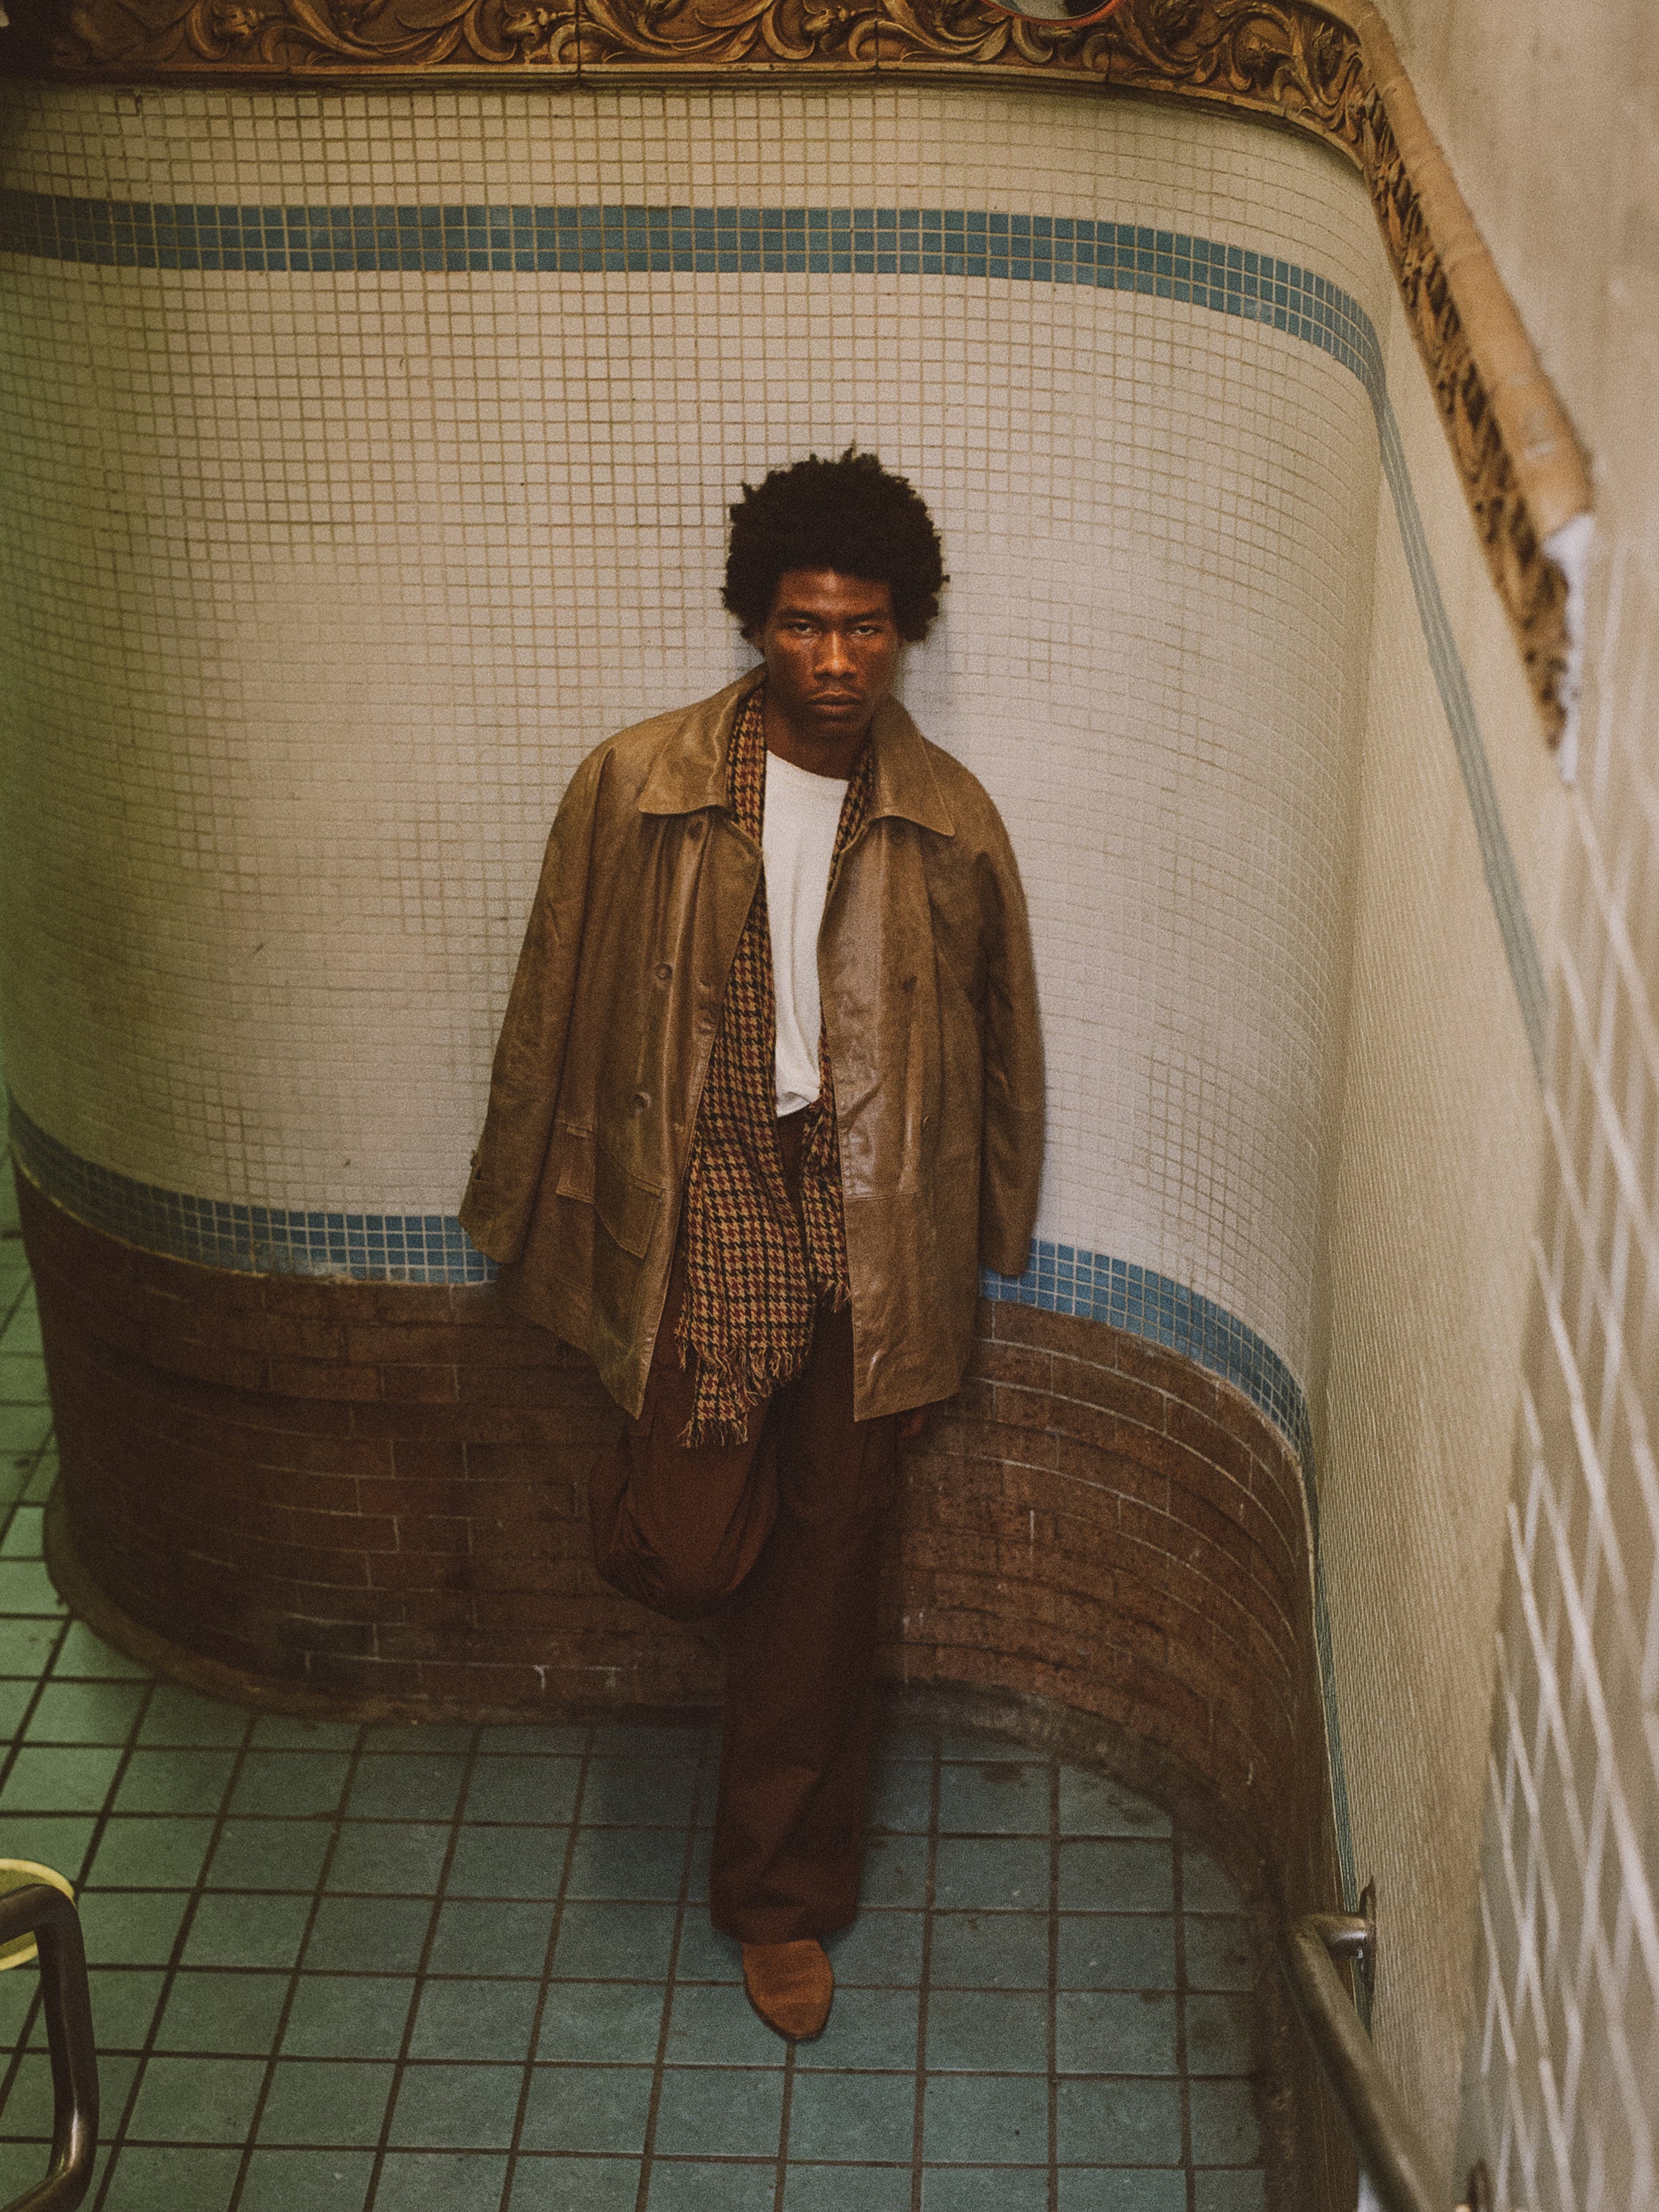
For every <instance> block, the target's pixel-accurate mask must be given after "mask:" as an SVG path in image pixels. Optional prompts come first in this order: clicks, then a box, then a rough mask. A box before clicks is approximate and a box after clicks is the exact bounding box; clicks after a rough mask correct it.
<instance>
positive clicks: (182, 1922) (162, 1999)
mask: <svg viewBox="0 0 1659 2212" xmlns="http://www.w3.org/2000/svg"><path fill="white" fill-rule="evenodd" d="M160 1688H161V1682H160V1680H158V1679H157V1678H156V1677H155V1676H152V1677H151V1678H150V1680H149V1686H148V1687H147V1688H146V1690H145V1692H144V1696H143V1700H142V1701H141V1703H140V1705H139V1708H138V1711H137V1712H136V1713H135V1714H134V1716H133V1719H132V1725H131V1729H129V1731H128V1735H127V1747H126V1752H125V1756H124V1758H123V1759H122V1762H121V1765H119V1767H118V1769H117V1771H116V1773H115V1776H114V1778H113V1779H112V1781H111V1783H110V1786H109V1789H108V1791H107V1792H106V1796H105V1799H104V1814H103V1818H104V1820H105V1822H106V1824H107V1822H108V1820H110V1819H111V1817H112V1815H113V1813H114V1805H115V1800H116V1797H117V1796H118V1792H119V1790H120V1788H121V1784H122V1780H123V1778H125V1774H126V1771H127V1769H128V1767H129V1766H130V1765H131V1760H132V1757H133V1754H134V1753H135V1752H136V1751H137V1749H138V1748H139V1744H138V1735H139V1732H140V1730H141V1729H143V1724H144V1720H145V1717H146V1716H147V1715H148V1713H149V1709H150V1706H151V1705H153V1704H154V1702H155V1692H157V1690H158V1689H160ZM256 1725H257V1721H256V1718H255V1716H254V1715H253V1714H252V1713H249V1714H248V1715H247V1717H246V1720H245V1721H244V1723H243V1725H242V1740H241V1742H240V1745H239V1746H238V1747H236V1749H235V1753H234V1757H233V1758H232V1760H231V1764H230V1771H229V1773H228V1775H227V1776H226V1778H225V1782H224V1786H223V1788H222V1790H220V1793H219V1809H218V1811H217V1812H216V1814H214V1815H213V1830H212V1833H211V1834H210V1836H209V1838H208V1841H207V1850H206V1851H205V1853H204V1856H203V1859H202V1863H201V1865H200V1866H199V1867H198V1868H197V1874H196V1880H195V1881H194V1883H193V1884H192V1885H191V1889H190V1892H189V1894H188V1896H187V1897H186V1899H185V1909H184V1911H182V1912H181V1913H180V1914H179V1925H178V1927H177V1928H176V1929H174V1930H173V1942H172V1944H171V1946H170V1948H169V1949H168V1953H167V1962H166V1965H165V1966H164V1967H163V1969H162V1974H161V1987H160V1989H159V1990H157V1991H156V1993H155V2005H154V2007H153V2008H152V2009H151V2012H150V2016H149V2027H147V2028H146V2029H145V2031H144V2039H143V2044H142V2045H141V2046H140V2049H139V2052H138V2059H137V2064H136V2065H135V2067H134V2068H133V2070H132V2083H131V2087H130V2088H129V2089H128V2091H127V2093H126V2098H125V2101H124V2103H123V2105H122V2107H121V2117H120V2118H119V2120H118V2122H117V2123H116V2125H115V2129H114V2131H113V2132H112V2134H111V2135H110V2136H109V2137H108V2139H107V2141H108V2155H107V2157H106V2159H105V2161H104V2172H103V2177H102V2179H101V2181H100V2185H99V2188H98V2191H97V2194H96V2196H95V2197H94V2201H93V2212H104V2208H105V2206H106V2204H107V2203H108V2202H109V2189H110V2180H111V2177H112V2175H113V2173H114V2172H115V2170H116V2167H117V2166H118V2163H119V2161H120V2158H121V2154H122V2152H123V2151H124V2150H125V2148H126V2134H127V2130H128V2128H129V2127H131V2124H132V2117H133V2114H134V2112H136V2111H137V2106H138V2099H139V2095H140V2093H141V2092H142V2091H143V2085H144V2076H145V2075H146V2074H147V2073H148V2072H149V2063H150V2060H151V2058H152V2057H154V2056H155V2036H156V2031H157V2030H158V2029H159V2027H161V2020H162V2016H163V2015H164V2014H165V2013H166V2011H167V2005H168V2002H170V2000H171V1998H172V1995H173V1985H174V1983H175V1982H176V1980H177V1978H178V1974H179V1962H180V1960H182V1958H183V1957H184V1954H185V1945H186V1944H187V1943H188V1942H189V1941H190V1935H191V1929H192V1928H193V1927H194V1925H195V1922H196V1915H197V1910H198V1908H199V1906H200V1904H201V1900H202V1897H203V1894H204V1886H205V1879H206V1875H207V1870H208V1868H209V1867H210V1865H211V1863H212V1861H213V1854H214V1853H215V1851H216V1850H217V1849H218V1848H219V1838H220V1837H221V1836H222V1834H223V1833H224V1826H225V1820H226V1817H227V1814H228V1808H229V1805H230V1801H231V1799H232V1797H233V1796H234V1794H235V1790H236V1785H237V1782H238V1780H239V1778H240V1775H241V1771H242V1767H243V1765H244V1763H245V1762H246V1758H247V1748H248V1745H249V1743H250V1742H251V1741H252V1736H253V1731H254V1729H255V1727H256ZM156 1748H157V1749H158V1750H159V1749H171V1748H174V1747H172V1746H161V1745H158V1746H157V1747H156ZM93 1864H94V1867H95V1866H96V1861H95V1860H94V1862H93ZM163 1894H165V1893H163Z"/></svg>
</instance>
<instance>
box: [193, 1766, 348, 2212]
mask: <svg viewBox="0 0 1659 2212" xmlns="http://www.w3.org/2000/svg"><path fill="white" fill-rule="evenodd" d="M367 1737H368V1729H366V1728H360V1729H358V1731H357V1737H356V1742H355V1743H354V1744H353V1745H352V1747H351V1751H350V1754H349V1758H348V1759H347V1762H346V1771H345V1776H344V1779H343V1781H342V1783H341V1785H340V1799H339V1808H338V1810H337V1812H336V1814H335V1816H334V1820H333V1825H332V1826H331V1831H330V1834H329V1839H328V1842H327V1844H325V1846H324V1849H323V1859H322V1864H321V1865H320V1866H319V1868H318V1869H317V1880H316V1881H315V1883H314V1885H313V1888H312V1892H311V1909H310V1911H308V1912H307V1915H306V1924H305V1926H304V1928H303V1929H301V1934H300V1941H299V1944H298V1947H297V1948H296V1949H295V1954H294V1964H293V1965H292V1966H290V1967H289V1973H288V1988H287V1989H286V1990H285V1991H284V1992H283V2002H282V2005H281V2007H280V2008H279V2009H278V2013H277V2017H276V2026H275V2027H274V2028H273V2029H272V2030H271V2037H270V2050H269V2051H267V2053H266V2054H265V2070H264V2076H263V2078H262V2079H261V2081H260V2083H259V2088H258V2094H257V2095H256V2096H255V2098H254V2100H253V2110H252V2112H251V2113H250V2114H249V2116H248V2124H247V2140H246V2142H245V2143H244V2144H243V2145H242V2155H241V2159H240V2163H239V2164H238V2166H237V2168H236V2178H235V2179H234V2181H233V2182H232V2184H231V2189H230V2197H229V2201H228V2204H227V2206H226V2209H225V2212H237V2207H238V2206H239V2205H240V2203H241V2201H242V2191H244V2189H246V2186H247V2177H248V2170H249V2168H250V2167H251V2166H252V2163H253V2154H254V2151H255V2148H256V2147H257V2145H258V2140H259V2130H260V2128H261V2127H262V2126H263V2125H264V2116H265V2107H266V2106H267V2105H268V2104H269V2102H270V2092H271V2087H272V2084H273V2083H274V2082H275V2081H276V2069H277V2066H278V2064H279V2063H280V2060H281V2054H282V2048H283V2037H284V2036H285V2035H286V2034H287V2033H288V2024H289V2020H290V2018H291V2017H292V2015H293V2012H294V2000H295V1996H296V1994H297V1992H298V1990H299V1987H300V1973H301V1965H302V1962H303V1961H304V1959H305V1955H306V1950H307V1946H308V1945H309V1943H310V1942H311V1937H312V1932H313V1929H315V1927H316V1925H317V1915H318V1913H319V1911H320V1910H321V1908H322V1902H323V1898H324V1895H325V1891H326V1889H327V1885H328V1876H329V1869H330V1868H331V1866H332V1865H333V1863H334V1854H335V1853H336V1851H337V1850H338V1849H339V1847H340V1839H341V1838H342V1836H343V1833H344V1832H345V1825H346V1809H345V1808H346V1807H347V1806H348V1805H349V1803H350V1802H351V1790H352V1785H353V1784H354V1783H355V1781H356V1777H357V1770H358V1768H359V1766H360V1765H362V1758H363V1745H364V1742H365V1741H366V1739H367ZM215 1848H216V1847H215ZM210 1868H211V1860H208V1861H207V1862H205V1863H204V1867H203V1872H204V1874H206V1873H207V1872H209V1871H210ZM231 1894H233V1895H234V1894H235V1893H234V1892H232V1893H231Z"/></svg>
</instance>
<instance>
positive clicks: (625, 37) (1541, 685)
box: [0, 0, 1589, 743]
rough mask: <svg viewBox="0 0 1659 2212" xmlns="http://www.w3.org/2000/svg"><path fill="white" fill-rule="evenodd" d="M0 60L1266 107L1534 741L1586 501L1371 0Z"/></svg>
mask: <svg viewBox="0 0 1659 2212" xmlns="http://www.w3.org/2000/svg"><path fill="white" fill-rule="evenodd" d="M9 36H10V38H11V39H12V40H13V41H15V43H14V44H13V46H11V47H10V49H9V51H8V50H6V49H5V48H3V47H0V61H3V65H4V66H5V67H6V68H7V69H8V70H9V71H10V72H11V73H14V74H16V73H22V74H27V75H32V76H49V77H51V78H53V79H55V80H57V81H58V82H72V83H100V82H101V83H107V82H121V83H135V82H145V83H154V82H171V83H205V82H211V83H214V84H216V85H224V84H226V83H243V84H250V85H269V84H272V83H282V84H286V85H289V86H290V87H291V86H293V85H295V84H299V83H303V84H307V85H313V84H314V85H319V86H320V85H325V84H331V85H340V84H352V85H358V86H368V85H376V84H384V83H388V82H410V81H414V82H421V83H424V84H436V83H440V82H489V83H493V84H496V85H502V86H506V85H513V86H519V85H526V84H538V83H539V84H547V85H553V84H565V85H569V84H573V83H587V84H597V83H599V82H617V81H619V80H627V81H629V82H638V81H640V80H641V78H646V77H659V78H665V79H668V80H670V81H679V82H685V81H686V80H687V79H688V78H699V77H701V78H708V77H716V78H722V79H726V80H728V81H730V80H732V79H734V78H742V79H745V80H748V81H751V82H752V80H753V79H754V78H755V77H757V76H766V77H769V78H772V79H774V80H779V81H786V80H787V81H792V82H800V81H802V80H804V79H807V80H810V79H814V78H817V79H819V80H822V79H823V78H824V77H826V76H842V77H846V76H895V77H899V78H906V79H910V80H913V81H914V80H916V79H920V78H929V77H936V76H939V75H941V74H944V75H948V76H967V75H969V74H971V75H973V76H975V77H978V78H981V80H986V81H990V82H999V83H1002V84H1009V83H1018V84H1024V85H1028V86H1032V87H1036V86H1048V87H1052V88H1054V89H1055V90H1056V91H1066V90H1073V91H1088V90H1095V89H1110V90H1115V91H1126V92H1133V93H1138V94H1163V95H1165V96H1168V97H1173V98H1176V99H1180V100H1186V101H1189V102H1190V101H1198V102H1201V103H1205V104H1214V105H1218V106H1225V107H1228V108H1231V109H1235V110H1243V111H1244V112H1249V113H1253V114H1258V115H1265V116H1271V117H1274V118H1278V119H1279V120H1280V121H1283V122H1286V123H1289V124H1291V125H1295V126H1297V128H1299V129H1302V130H1304V131H1310V133H1312V134H1314V135H1315V136H1316V137H1320V138H1322V139H1323V140H1324V141H1325V143H1327V144H1328V145H1331V146H1333V147H1334V148H1336V149H1338V150H1339V151H1340V153H1342V154H1344V155H1346V156H1347V158H1348V159H1349V160H1350V161H1352V162H1353V163H1354V164H1355V166H1356V167H1358V170H1359V172H1360V173H1361V175H1362V176H1363V177H1364V179H1365V181H1366V184H1367V186H1368V187H1369V189H1370V195H1371V199H1372V203H1373V204H1374V205H1375V207H1376V214H1377V220H1378V222H1379V223H1380V225H1381V227H1382V231H1383V240H1384V242H1385V244H1386V246H1387V248H1388V252H1389V258H1390V260H1391V261H1392V263H1393V265H1394V270H1395V277H1396V279H1397V281H1398V283H1399V286H1400V293H1401V299H1402V301H1404V303H1405V308H1406V313H1407V319H1408V320H1409V322H1410V325H1411V328H1412V331H1413V334H1414V336H1415V337H1416V340H1417V344H1418V348H1419V352H1420V353H1421V355H1422V357H1423V362H1424V365H1425V368H1426V369H1427V371H1428V374H1429V379H1430V382H1431V385H1432V386H1433V389H1434V392H1435V397H1436V398H1437V402H1438V404H1439V407H1440V412H1441V416H1442V418H1443V422H1444V423H1445V427H1446V434H1447V437H1448V439H1449V442H1450V445H1451V449H1452V453H1453V454H1454V456H1455V459H1456V463H1457V466H1458V470H1459V472H1460V474H1461V475H1462V481H1463V487H1464V490H1465V493H1466V495H1467V496H1468V503H1469V509H1470V513H1472V515H1473V516H1474V523H1475V527H1476V530H1477V531H1478V532H1479V534H1480V544H1481V546H1482V549H1483V550H1484V552H1485V554H1486V561H1487V563H1488V566H1489V568H1490V569H1491V571H1492V580H1493V581H1494V583H1495V585H1496V586H1497V588H1498V593H1499V596H1500V597H1501V599H1502V600H1503V603H1504V607H1505V609H1506V611H1507V612H1508V615H1509V618H1510V623H1511V624H1512V625H1513V627H1514V630H1515V634H1516V641H1517V642H1518V644H1519V646H1520V648H1521V651H1522V655H1523V656H1524V658H1525V660H1526V664H1527V668H1528V675H1529V678H1530V680H1531V683H1532V688H1533V692H1534V697H1535V698H1536V700H1537V702H1538V705H1539V710H1540V713H1541V715H1542V717H1543V720H1544V724H1545V727H1546V730H1547V733H1548V735H1549V738H1550V740H1551V742H1552V743H1554V742H1555V741H1556V740H1557V739H1558V738H1559V736H1560V734H1561V732H1562V728H1563V726H1564V723H1565V714H1566V710H1567V705H1568V701H1567V685H1568V683H1569V678H1570V665H1571V655H1570V646H1571V640H1570V638H1569V635H1568V629H1567V587H1566V580H1565V576H1564V574H1563V573H1562V571H1561V569H1560V568H1559V567H1558V565H1557V564H1556V563H1555V562H1553V560H1551V559H1550V558H1549V556H1548V555H1547V553H1546V551H1545V550H1544V541H1545V539H1546V538H1547V537H1548V536H1549V535H1550V533H1551V532H1553V531H1554V530H1556V529H1557V528H1559V526H1561V525H1562V524H1564V523H1565V522H1566V521H1568V520H1571V518H1572V517H1573V516H1574V515H1577V514H1579V513H1583V512H1585V511H1586V510H1587V509H1588V507H1589V477H1588V475H1587V472H1586V471H1585V468H1584V465H1583V459H1582V456H1581V455H1580V453H1579V451H1578V448H1577V441H1575V439H1574V437H1573V435H1572V431H1571V425H1570V424H1569V423H1568V421H1567V418H1566V416H1565V411H1564V410H1563V409H1562V407H1561V404H1560V402H1559V398H1557V396H1556V394H1555V392H1554V391H1553V387H1552V386H1550V384H1549V381H1548V380H1547V377H1546V376H1545V375H1544V373H1543V371H1542V369H1541V367H1540V366H1539V363H1538V361H1537V358H1536V356H1535V355H1534V352H1533V349H1532V347H1531V345H1530V343H1529V342H1528V339H1527V337H1526V333H1525V331H1524V330H1523V329H1522V325H1521V324H1520V321H1519V319H1518V317H1517V316H1516V312H1515V309H1514V306H1513V304H1512V302H1511V301H1510V299H1509V296H1508V295H1507V293H1506V292H1505V291H1504V287H1503V284H1502V283H1501V282H1500V280H1499V279H1498V275H1497V271H1496V270H1495V269H1494V268H1493V266H1492V260H1491V257H1490V255H1489V254H1488V253H1487V252H1486V248H1485V246H1483V245H1482V244H1481V242H1480V238H1479V235H1478V234H1477V233H1476V231H1475V229H1474V222H1473V221H1472V219H1471V218H1470V216H1469V212H1468V208H1467V206H1466V205H1465V204H1464V202H1463V200H1462V196H1461V194H1460V193H1459V191H1458V190H1457V186H1456V183H1455V179H1453V178H1452V176H1451V173H1450V171H1449V169H1448V167H1447V166H1446V163H1445V161H1444V160H1443V157H1442V156H1441V155H1440V152H1439V149H1438V148H1437V146H1436V144H1435V143H1434V140H1433V138H1432V137H1431V134H1430V133H1429V131H1428V130H1427V128H1426V126H1425V125H1424V122H1423V118H1422V116H1421V113H1420V111H1419V108H1418V106H1417V101H1416V99H1415V97H1414V95H1413V92H1412V89H1411V86H1410V82H1409V81H1408V80H1407V77H1406V75H1405V72H1404V70H1403V69H1402V68H1401V64H1400V61H1399V58H1398V56H1397V54H1396V53H1395V49H1394V46H1393V43H1392V41H1391V40H1390V39H1389V33H1388V30H1387V28H1386V27H1385V26H1384V24H1383V21H1382V19H1381V18H1380V16H1378V15H1377V14H1376V9H1375V8H1374V7H1372V6H1371V5H1370V0H1334V5H1333V6H1328V7H1316V6H1313V5H1310V4H1309V3H1308V0H1127V4H1126V5H1125V6H1123V7H1122V8H1121V9H1119V10H1118V12H1117V13H1116V14H1115V15H1111V16H1109V17H1108V18H1107V20H1106V21H1103V22H1100V23H1095V24H1085V25H1079V27H1075V28H1072V27H1066V26H1065V25H1061V24H1054V23H1048V22H1043V21H1034V20H1030V19H1021V18H1019V17H1015V16H1010V15H1007V14H1006V12H1004V10H1002V9H1000V8H998V7H996V6H994V4H991V0H60V4H59V6H58V9H57V11H56V14H55V15H54V16H52V18H51V19H50V20H48V19H46V18H41V17H37V18H36V20H35V21H34V22H33V25H32V26H29V25H27V23H26V25H22V26H20V27H19V28H18V30H17V31H14V32H13V33H10V34H9Z"/></svg>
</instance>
